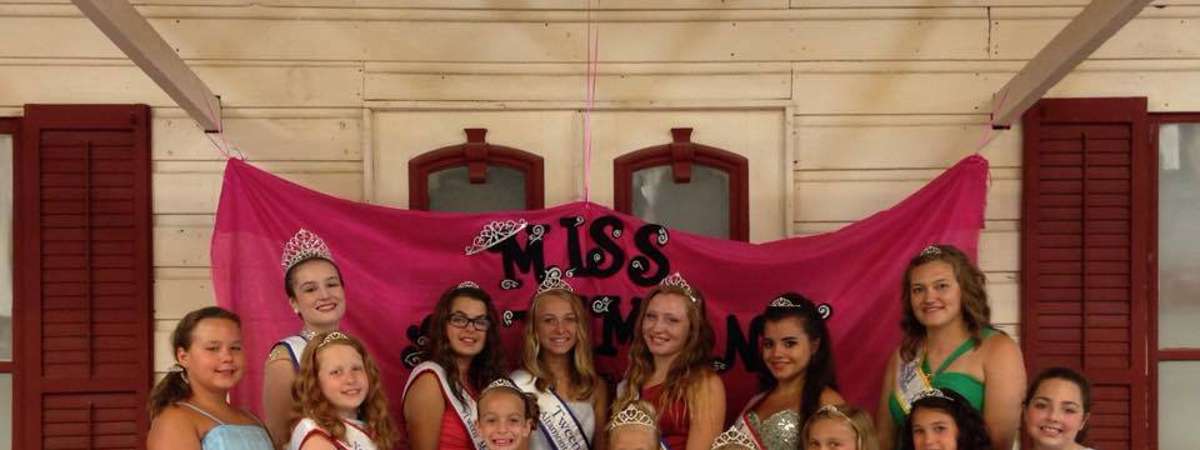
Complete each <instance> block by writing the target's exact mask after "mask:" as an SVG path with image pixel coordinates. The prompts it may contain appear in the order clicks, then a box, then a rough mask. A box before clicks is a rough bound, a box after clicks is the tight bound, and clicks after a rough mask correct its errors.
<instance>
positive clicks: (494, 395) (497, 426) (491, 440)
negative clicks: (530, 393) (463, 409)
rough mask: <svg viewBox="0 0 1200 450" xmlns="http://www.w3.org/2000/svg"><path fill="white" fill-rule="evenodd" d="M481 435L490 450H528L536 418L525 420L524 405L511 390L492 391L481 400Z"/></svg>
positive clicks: (478, 423) (479, 426) (479, 422)
mask: <svg viewBox="0 0 1200 450" xmlns="http://www.w3.org/2000/svg"><path fill="white" fill-rule="evenodd" d="M476 427H477V428H479V434H481V435H483V439H484V440H486V441H487V448H488V449H489V450H510V449H516V448H525V446H526V445H525V444H526V443H527V440H528V439H529V433H530V431H531V430H532V428H533V418H527V417H525V401H524V400H522V399H521V397H520V396H519V395H517V393H516V392H513V391H511V390H508V389H492V390H489V391H488V393H487V395H484V396H483V397H482V398H480V399H479V419H478V421H477V423H476Z"/></svg>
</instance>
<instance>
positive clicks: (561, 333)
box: [533, 295, 580, 355]
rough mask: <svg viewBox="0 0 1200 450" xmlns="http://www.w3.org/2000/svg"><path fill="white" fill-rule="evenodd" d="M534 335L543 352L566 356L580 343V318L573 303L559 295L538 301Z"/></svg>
mask: <svg viewBox="0 0 1200 450" xmlns="http://www.w3.org/2000/svg"><path fill="white" fill-rule="evenodd" d="M533 320H534V333H535V334H536V335H537V342H538V345H539V346H540V347H541V349H542V351H545V352H549V353H551V354H554V355H566V354H568V353H570V352H571V349H573V348H575V344H576V343H577V342H578V341H579V338H578V336H579V329H580V328H579V320H580V317H579V316H578V314H576V312H575V308H572V307H571V302H570V301H569V300H567V299H565V298H562V297H561V296H558V295H547V296H545V297H542V298H540V299H538V304H537V317H534V318H533Z"/></svg>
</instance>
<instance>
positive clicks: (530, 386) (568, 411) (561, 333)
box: [512, 267, 608, 450]
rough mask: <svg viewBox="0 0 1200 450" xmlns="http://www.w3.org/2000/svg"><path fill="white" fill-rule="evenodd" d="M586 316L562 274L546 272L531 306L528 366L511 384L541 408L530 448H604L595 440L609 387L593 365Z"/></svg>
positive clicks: (555, 270)
mask: <svg viewBox="0 0 1200 450" xmlns="http://www.w3.org/2000/svg"><path fill="white" fill-rule="evenodd" d="M588 317H589V316H588V315H587V314H586V313H585V312H584V309H583V301H582V300H581V299H580V298H579V296H578V295H576V294H575V292H574V291H573V290H572V289H571V285H569V284H567V282H566V281H565V280H563V278H562V270H561V269H559V268H557V267H555V268H551V269H550V270H549V271H547V272H546V276H545V279H544V281H543V282H542V284H541V285H540V286H538V292H537V294H535V295H534V296H533V301H532V302H531V303H530V306H529V318H528V320H527V321H526V323H525V355H524V359H523V360H522V361H523V365H524V368H523V369H521V370H517V371H516V372H513V373H512V380H513V382H515V383H516V385H517V387H519V388H521V390H523V391H525V392H528V393H530V394H533V395H534V396H535V398H536V399H537V402H538V406H539V409H540V410H541V414H540V416H539V423H540V426H539V427H538V429H537V430H535V433H534V435H533V437H532V438H531V440H530V448H531V449H534V450H549V449H557V450H587V449H588V448H605V447H604V445H603V444H602V443H596V442H595V441H594V439H595V438H596V430H597V429H603V428H604V424H603V420H604V417H607V407H608V389H607V388H606V387H605V384H604V381H602V380H601V378H600V377H599V376H598V375H597V374H596V368H595V366H594V365H593V364H592V343H591V339H590V336H591V333H589V332H588V327H587V323H588V322H587V321H588ZM597 422H600V423H597ZM592 444H595V445H594V446H593V445H592Z"/></svg>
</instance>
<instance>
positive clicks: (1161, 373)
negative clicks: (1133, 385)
mask: <svg viewBox="0 0 1200 450" xmlns="http://www.w3.org/2000/svg"><path fill="white" fill-rule="evenodd" d="M1196 380H1200V361H1169V362H1164V363H1159V365H1158V448H1159V449H1160V450H1193V449H1195V448H1196V419H1195V417H1193V416H1192V415H1191V412H1192V411H1193V408H1195V407H1196V399H1198V398H1200V383H1197V382H1196Z"/></svg>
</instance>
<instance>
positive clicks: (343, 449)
mask: <svg viewBox="0 0 1200 450" xmlns="http://www.w3.org/2000/svg"><path fill="white" fill-rule="evenodd" d="M342 422H343V423H344V424H345V425H346V436H345V437H343V438H342V439H334V438H333V436H332V435H330V434H329V432H328V431H325V429H324V428H321V426H320V425H317V422H315V421H313V420H312V419H309V418H307V417H305V418H303V419H300V422H298V423H296V427H295V428H292V439H291V440H290V441H288V446H287V448H288V450H300V446H302V445H304V441H305V440H308V439H309V438H312V437H313V436H316V435H322V436H324V437H325V439H328V440H329V441H330V442H333V446H334V447H337V448H338V450H378V449H377V448H375V442H374V441H372V440H371V437H370V435H369V434H368V433H367V430H366V428H364V426H363V423H362V422H359V421H357V420H349V419H342Z"/></svg>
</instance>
